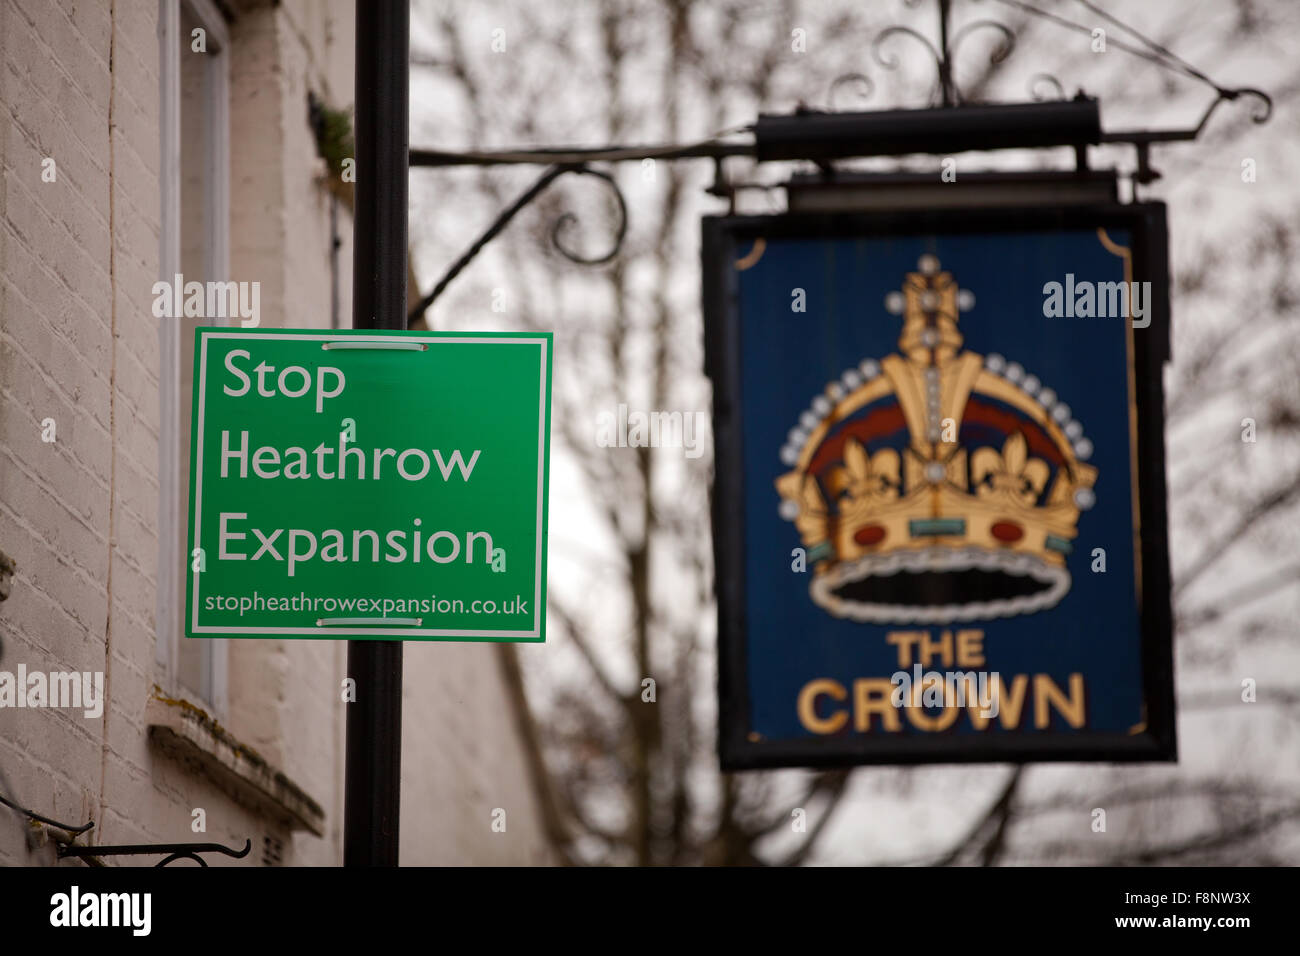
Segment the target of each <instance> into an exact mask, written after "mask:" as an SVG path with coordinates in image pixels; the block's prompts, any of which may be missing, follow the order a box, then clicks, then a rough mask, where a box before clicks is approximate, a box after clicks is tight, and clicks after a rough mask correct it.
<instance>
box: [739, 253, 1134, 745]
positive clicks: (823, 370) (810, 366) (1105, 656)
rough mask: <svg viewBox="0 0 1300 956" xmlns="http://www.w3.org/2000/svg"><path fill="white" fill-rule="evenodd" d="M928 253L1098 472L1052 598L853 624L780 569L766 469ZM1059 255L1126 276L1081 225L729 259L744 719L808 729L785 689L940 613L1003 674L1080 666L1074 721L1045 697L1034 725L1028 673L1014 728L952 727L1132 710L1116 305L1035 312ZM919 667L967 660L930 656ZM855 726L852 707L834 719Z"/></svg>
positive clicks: (1089, 719) (848, 674)
mask: <svg viewBox="0 0 1300 956" xmlns="http://www.w3.org/2000/svg"><path fill="white" fill-rule="evenodd" d="M1108 237H1109V239H1110V240H1111V242H1112V243H1115V244H1118V245H1121V246H1127V245H1129V236H1128V234H1127V233H1126V232H1125V231H1124V230H1120V229H1112V230H1111V231H1110V232H1109V233H1108ZM743 252H744V250H742V251H741V253H742V254H743ZM926 253H930V254H933V255H935V256H937V257H938V259H939V261H940V263H941V268H942V270H943V271H947V272H951V273H952V274H953V277H954V279H955V280H956V282H957V284H958V285H959V287H960V288H962V289H968V290H970V291H971V292H973V293H974V295H975V304H974V307H973V308H972V309H970V310H969V311H964V312H962V313H961V315H960V320H959V329H960V331H961V334H962V335H963V337H964V340H965V341H964V344H963V349H965V350H969V351H974V352H977V353H979V354H981V355H988V354H989V353H992V352H996V353H999V354H1001V355H1003V356H1005V358H1006V359H1007V361H1008V362H1018V363H1020V364H1021V365H1022V366H1024V368H1025V370H1026V372H1027V373H1032V374H1034V375H1036V376H1037V377H1038V378H1039V379H1040V380H1041V381H1042V383H1043V384H1044V386H1046V387H1049V388H1051V389H1053V390H1054V391H1055V392H1056V394H1057V396H1058V400H1060V401H1064V402H1066V403H1067V404H1069V406H1070V407H1071V409H1072V411H1073V416H1074V418H1075V419H1077V420H1078V421H1079V422H1080V423H1081V424H1082V425H1083V429H1084V434H1085V435H1086V436H1087V437H1088V438H1089V439H1090V440H1091V441H1092V443H1093V446H1094V452H1093V454H1092V456H1091V458H1089V459H1088V461H1089V463H1090V464H1092V465H1095V466H1096V467H1097V469H1098V472H1099V474H1098V478H1097V482H1096V486H1095V491H1096V498H1097V500H1096V504H1095V505H1094V507H1093V508H1092V509H1091V510H1088V511H1084V512H1082V513H1081V514H1080V517H1079V522H1078V537H1077V538H1075V540H1074V542H1073V545H1074V548H1073V551H1072V553H1071V554H1069V555H1068V556H1067V558H1066V561H1067V566H1068V568H1069V571H1070V575H1071V578H1072V583H1071V586H1070V590H1069V592H1068V593H1067V594H1066V595H1065V597H1064V599H1063V600H1062V601H1061V602H1060V603H1059V604H1058V605H1056V606H1055V607H1054V608H1050V609H1047V610H1044V611H1039V612H1037V613H1033V614H1029V615H1022V616H1019V617H1015V618H999V619H996V620H990V621H973V622H965V623H960V624H953V625H947V626H938V625H931V626H928V627H927V626H925V625H915V624H912V625H874V624H864V623H858V622H855V621H851V620H846V619H837V618H835V617H833V616H832V615H830V614H829V613H828V612H827V611H826V610H824V609H823V608H821V607H819V606H818V605H817V604H815V603H814V602H813V600H812V598H811V597H810V595H809V592H808V587H809V583H810V581H811V579H812V572H813V568H812V563H811V562H809V568H808V571H807V573H802V574H801V573H796V572H794V571H792V569H791V562H792V557H791V552H792V549H794V548H797V547H802V542H801V541H800V538H799V534H798V532H797V530H796V529H795V527H794V525H793V524H792V523H791V522H788V521H786V520H783V519H782V518H781V517H780V515H779V514H778V510H777V509H778V506H779V504H780V498H779V496H778V494H777V492H776V489H775V486H774V482H775V480H776V479H777V477H779V476H780V475H782V474H784V473H785V472H786V471H788V470H789V467H788V466H787V465H786V464H784V463H783V462H782V461H781V460H780V458H779V452H780V450H781V447H782V445H783V444H785V442H786V436H787V434H788V432H789V430H790V429H791V428H792V427H793V426H794V425H795V424H796V423H797V422H798V420H799V417H800V415H801V414H802V413H803V412H804V411H805V410H806V409H807V408H808V407H809V405H810V403H811V401H812V399H813V398H814V397H815V396H817V395H819V394H822V393H823V392H824V390H825V388H826V386H827V384H828V383H830V382H833V381H836V380H838V379H839V378H840V376H841V375H842V374H843V373H844V372H845V371H846V370H847V369H850V368H853V367H855V366H857V365H858V364H859V363H860V362H861V361H862V360H863V359H868V358H871V359H877V360H879V359H880V358H882V357H884V356H886V355H890V354H893V353H896V352H897V351H898V336H899V331H900V329H901V325H902V318H901V317H900V316H896V315H892V314H890V313H889V312H887V311H886V309H885V306H884V301H885V296H886V295H887V294H888V293H890V292H892V291H896V290H899V289H900V288H901V287H902V283H903V279H904V277H905V275H906V274H907V273H908V272H914V271H916V269H917V261H918V259H919V258H920V257H921V256H922V255H923V254H926ZM1067 273H1073V275H1074V277H1075V281H1076V282H1079V281H1084V280H1088V281H1093V282H1111V281H1123V280H1124V279H1125V278H1126V277H1125V274H1124V260H1123V259H1122V258H1121V257H1119V256H1117V255H1115V254H1114V253H1113V252H1111V251H1108V250H1107V249H1106V248H1105V247H1104V246H1103V245H1102V242H1101V240H1100V238H1099V236H1098V233H1097V231H1096V230H1080V231H1073V232H1059V231H1057V232H1043V233H1009V234H994V235H987V234H985V235H978V236H968V235H960V236H959V235H939V236H928V237H909V238H897V237H895V238H872V239H768V240H766V249H765V251H764V252H763V254H762V256H761V257H760V258H759V260H758V262H757V263H755V264H754V265H753V266H752V267H750V268H748V269H745V270H743V271H740V272H739V273H738V274H737V281H738V289H739V309H740V329H741V333H740V334H741V393H742V401H743V406H744V415H743V418H742V420H743V427H744V432H743V450H744V452H743V453H744V474H745V501H744V518H745V553H746V568H745V579H746V589H745V593H746V620H747V624H746V640H747V648H746V651H747V653H746V658H747V661H748V682H749V700H750V723H751V727H750V733H751V735H752V734H758V735H761V737H762V738H763V739H766V740H793V739H800V738H813V737H816V736H817V735H816V734H813V733H811V732H810V731H808V730H806V729H805V728H804V727H803V726H802V724H801V723H800V721H799V718H798V715H797V712H796V700H797V697H798V694H799V691H800V689H801V688H803V687H804V685H805V684H807V682H808V681H810V680H813V679H816V678H831V679H833V680H836V681H838V682H839V683H841V684H842V685H843V686H844V687H845V688H849V689H850V691H851V688H852V686H853V681H854V680H855V679H857V678H862V677H876V678H880V677H883V678H888V677H889V676H890V675H891V674H893V673H895V672H896V671H898V670H899V669H900V668H899V664H898V649H897V648H896V647H895V646H893V645H890V644H887V643H886V641H885V635H886V634H887V633H888V632H890V631H899V630H918V629H925V630H928V631H929V632H930V634H931V636H932V637H937V636H938V634H939V632H941V631H943V630H953V631H956V630H959V629H966V628H976V629H982V630H983V631H984V635H985V636H984V643H983V651H984V655H985V658H986V663H985V665H984V668H983V669H985V670H988V671H996V672H998V673H999V674H1001V675H1002V678H1003V681H1004V682H1007V681H1010V680H1011V679H1012V678H1013V677H1014V676H1015V675H1018V674H1027V675H1035V674H1046V675H1048V676H1050V677H1051V679H1052V680H1053V681H1054V682H1055V684H1056V685H1057V686H1058V687H1060V688H1062V689H1063V690H1064V689H1065V688H1067V686H1068V679H1069V675H1070V674H1071V673H1072V672H1079V673H1082V674H1083V676H1084V682H1085V686H1086V709H1085V714H1086V723H1085V727H1084V728H1083V729H1082V730H1074V729H1073V728H1071V727H1069V726H1068V725H1067V724H1066V722H1065V721H1064V720H1063V719H1061V718H1060V716H1059V715H1058V714H1056V713H1055V712H1053V715H1052V716H1053V719H1052V723H1051V727H1050V728H1048V729H1044V730H1036V729H1035V728H1034V726H1033V713H1032V706H1033V701H1032V699H1031V698H1032V688H1031V690H1030V692H1029V693H1028V694H1027V696H1026V700H1025V705H1024V706H1025V714H1026V716H1024V717H1022V719H1021V724H1020V727H1019V728H1018V729H1016V730H1008V729H1004V728H1003V727H1002V726H1001V724H1000V721H999V720H998V719H997V718H995V719H994V720H993V721H992V722H991V724H990V726H989V729H987V730H985V731H975V730H974V729H973V728H972V727H971V726H970V724H969V722H968V721H967V720H965V719H964V718H961V719H958V720H957V721H956V722H955V724H954V725H953V727H952V728H951V729H950V730H949V731H948V732H949V733H956V734H963V733H967V734H968V733H984V734H1007V733H1015V734H1034V733H1039V734H1045V733H1049V732H1050V733H1058V734H1059V733H1063V732H1064V733H1086V732H1088V731H1093V732H1097V731H1108V732H1112V733H1113V732H1120V733H1123V732H1125V731H1128V730H1130V728H1132V727H1134V725H1136V724H1138V723H1139V722H1140V721H1142V719H1143V715H1142V671H1141V632H1140V625H1139V618H1138V606H1137V596H1136V592H1135V583H1134V582H1135V568H1134V553H1133V547H1134V517H1133V493H1134V492H1133V482H1134V475H1133V462H1132V454H1131V450H1130V441H1131V439H1130V431H1129V422H1130V413H1131V400H1130V395H1129V390H1128V361H1129V359H1128V352H1127V344H1126V336H1127V330H1126V321H1125V320H1123V319H1120V318H1047V317H1044V315H1043V303H1044V293H1043V286H1044V284H1045V283H1047V282H1051V281H1056V282H1061V283H1064V282H1065V281H1066V274H1067ZM796 288H800V289H803V290H804V293H805V296H806V309H807V311H806V312H805V313H798V312H793V311H792V309H791V303H792V301H793V300H792V292H793V290H794V289H796ZM1133 334H1134V335H1142V334H1143V330H1141V329H1137V330H1134V332H1133ZM1098 547H1100V548H1104V549H1105V552H1106V573H1104V574H1101V573H1093V572H1092V571H1091V570H1090V565H1091V563H1092V551H1093V549H1094V548H1098ZM926 669H927V670H929V669H933V670H938V671H943V670H948V669H951V670H958V669H960V670H971V669H974V668H969V667H952V668H946V667H944V666H942V665H941V664H940V663H938V662H932V663H931V664H929V665H927V667H926ZM1031 681H1032V677H1031ZM835 706H836V707H837V708H839V709H851V706H852V696H851V692H850V698H849V700H848V701H846V702H844V703H842V704H835ZM873 726H874V725H873ZM902 726H903V733H905V734H923V735H924V732H923V731H919V730H917V729H916V728H914V727H913V726H912V725H911V724H910V723H908V722H907V721H904V722H903V724H902ZM853 732H854V731H853V728H852V723H851V722H850V724H849V726H848V727H847V728H846V729H845V730H844V731H842V733H853ZM873 732H874V733H879V731H878V730H873Z"/></svg>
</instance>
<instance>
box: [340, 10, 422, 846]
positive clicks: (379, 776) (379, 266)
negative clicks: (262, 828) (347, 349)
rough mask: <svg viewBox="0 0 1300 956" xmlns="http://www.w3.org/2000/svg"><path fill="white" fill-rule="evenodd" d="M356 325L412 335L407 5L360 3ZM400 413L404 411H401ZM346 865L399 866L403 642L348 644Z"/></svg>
mask: <svg viewBox="0 0 1300 956" xmlns="http://www.w3.org/2000/svg"><path fill="white" fill-rule="evenodd" d="M356 11H357V14H356V24H357V50H356V56H357V61H356V71H357V72H356V91H355V100H354V102H355V103H356V123H355V135H356V153H357V155H356V161H357V162H356V203H355V208H356V212H355V215H354V217H353V241H352V248H353V255H352V327H353V328H356V329H405V328H406V175H407V149H408V146H409V143H408V135H407V97H408V85H407V84H408V79H409V69H408V65H407V63H408V60H407V56H408V46H409V38H410V26H411V24H410V8H409V6H408V0H357V4H356ZM394 411H396V410H394ZM348 676H350V677H351V678H352V679H353V680H355V681H356V693H357V697H356V700H355V701H354V702H352V703H349V704H347V708H348V711H347V713H348V716H347V738H348V743H347V769H346V770H345V771H344V773H345V777H346V780H345V783H344V808H343V862H344V865H346V866H396V865H397V847H398V820H399V812H400V807H401V791H402V644H401V642H400V641H349V642H348Z"/></svg>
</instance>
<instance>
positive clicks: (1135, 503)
mask: <svg viewBox="0 0 1300 956" xmlns="http://www.w3.org/2000/svg"><path fill="white" fill-rule="evenodd" d="M1097 240H1098V241H1099V242H1100V243H1101V245H1102V248H1103V249H1105V250H1106V251H1107V252H1109V253H1110V254H1111V255H1113V256H1119V257H1120V258H1122V259H1123V260H1124V283H1125V285H1126V286H1127V287H1128V289H1129V293H1130V294H1129V295H1128V296H1127V297H1126V301H1127V302H1128V315H1126V316H1124V333H1125V334H1124V348H1125V351H1126V352H1127V360H1128V419H1129V421H1128V444H1129V472H1130V482H1131V489H1130V490H1131V495H1130V497H1131V498H1132V508H1133V568H1134V582H1133V583H1134V586H1135V587H1136V589H1137V599H1138V613H1139V614H1141V610H1142V608H1141V605H1142V512H1141V509H1140V499H1139V496H1138V449H1137V435H1138V426H1137V372H1136V370H1135V367H1134V362H1135V358H1134V355H1133V296H1132V290H1133V250H1132V249H1131V248H1129V247H1128V246H1121V245H1119V244H1118V243H1117V242H1115V240H1113V239H1111V237H1110V236H1109V235H1107V233H1106V230H1105V229H1104V228H1102V227H1101V226H1098V227H1097ZM1150 307H1151V303H1150V302H1148V303H1147V308H1150ZM1143 724H1145V721H1144V722H1143Z"/></svg>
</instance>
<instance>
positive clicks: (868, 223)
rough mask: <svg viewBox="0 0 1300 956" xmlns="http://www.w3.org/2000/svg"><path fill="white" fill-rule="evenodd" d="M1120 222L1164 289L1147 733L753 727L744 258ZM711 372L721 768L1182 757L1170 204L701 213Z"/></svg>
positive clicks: (1158, 291) (1151, 441)
mask: <svg viewBox="0 0 1300 956" xmlns="http://www.w3.org/2000/svg"><path fill="white" fill-rule="evenodd" d="M1098 227H1100V228H1121V229H1126V230H1128V231H1129V233H1130V235H1131V237H1132V245H1131V249H1132V256H1133V279H1134V281H1149V282H1151V285H1152V290H1153V303H1152V314H1151V324H1150V326H1149V327H1147V328H1143V329H1140V330H1134V332H1135V334H1134V335H1133V346H1134V350H1133V362H1134V392H1135V395H1134V400H1135V402H1136V406H1137V423H1136V424H1137V434H1136V436H1135V437H1136V442H1135V444H1136V455H1137V460H1136V462H1135V464H1136V467H1137V471H1138V482H1137V485H1138V520H1139V522H1140V529H1141V531H1140V534H1141V548H1140V552H1139V555H1138V558H1139V561H1140V565H1141V575H1142V582H1143V586H1142V596H1141V601H1140V605H1139V618H1140V625H1141V634H1142V655H1141V656H1142V671H1143V697H1144V701H1145V710H1146V726H1145V729H1144V730H1142V731H1141V732H1138V733H1130V734H1120V733H1104V734H1103V733H1089V734H1087V735H1086V736H1085V737H1082V739H1074V738H1072V737H1071V736H1070V735H1064V734H1059V733H1057V734H1049V733H1044V734H1037V735H1033V736H1024V735H988V736H980V737H978V738H974V739H972V738H971V737H969V736H957V735H935V736H931V737H920V736H917V735H903V736H891V737H883V736H877V735H870V734H853V735H840V736H833V737H823V738H818V739H812V740H792V741H768V740H755V739H751V736H750V734H749V728H750V724H749V713H750V703H749V691H748V673H747V662H746V641H745V635H746V630H745V629H746V621H745V586H746V582H745V579H744V556H745V553H746V552H745V536H744V533H745V529H744V515H743V511H744V506H743V502H744V491H745V476H744V472H743V460H744V459H743V449H742V445H741V442H742V430H741V424H742V421H741V418H742V415H743V396H742V395H741V391H740V367H739V349H738V347H737V346H738V343H739V341H740V338H739V336H740V327H741V321H742V320H741V316H740V312H739V302H738V280H737V278H736V277H737V272H736V269H735V263H736V261H737V260H738V259H740V258H741V257H742V256H744V255H745V254H746V253H748V252H749V251H750V249H751V248H752V246H753V245H754V242H755V240H758V239H767V238H839V237H855V236H862V237H881V236H897V237H903V236H919V235H932V234H936V233H938V234H958V233H1001V232H1022V231H1051V230H1073V229H1092V228H1098ZM702 257H703V311H704V353H705V355H704V361H705V373H706V374H707V375H708V377H709V378H710V380H711V381H712V384H713V434H714V443H715V445H714V447H715V477H714V486H713V490H712V502H711V509H712V524H713V542H714V566H715V575H716V580H715V591H716V597H717V603H718V691H719V708H718V752H719V757H720V761H721V766H722V769H723V770H724V771H733V770H747V769H763V768H777V767H809V768H832V767H843V766H851V765H859V764H918V763H972V762H1000V763H1023V762H1030V761H1108V762H1110V761H1113V762H1137V761H1175V760H1177V741H1176V733H1175V703H1174V684H1173V615H1172V605H1171V591H1170V570H1169V548H1168V530H1167V520H1166V514H1165V503H1166V495H1167V492H1166V480H1165V444H1164V385H1163V378H1162V370H1163V365H1164V363H1165V362H1166V361H1168V359H1169V357H1170V319H1171V316H1170V304H1169V260H1168V230H1167V226H1166V207H1165V204H1164V203H1158V202H1143V203H1130V204H1107V205H1089V206H1062V207H1058V208H1044V207H1035V208H1001V209H997V208H982V209H949V210H906V211H872V212H844V213H792V214H783V215H768V216H706V217H704V218H703V219H702Z"/></svg>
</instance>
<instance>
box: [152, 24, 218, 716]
mask: <svg viewBox="0 0 1300 956" xmlns="http://www.w3.org/2000/svg"><path fill="white" fill-rule="evenodd" d="M182 4H184V6H185V8H186V9H187V11H188V12H189V14H190V15H191V16H192V17H193V18H194V19H195V20H196V21H197V22H198V24H199V25H200V26H201V27H203V29H204V30H205V31H206V37H205V42H206V49H207V54H206V55H207V57H208V62H207V68H206V71H205V73H206V75H205V77H204V92H203V95H204V97H205V103H204V106H205V108H206V112H207V113H208V114H209V115H210V116H211V117H212V118H213V129H212V132H213V141H212V148H211V149H209V150H207V153H206V157H205V162H206V168H205V169H204V184H205V189H204V197H203V204H204V222H205V223H206V226H207V229H208V230H209V232H208V236H207V239H206V242H205V244H204V245H205V249H206V255H205V260H204V269H205V272H206V275H205V277H204V278H205V279H217V278H224V277H226V276H228V274H229V272H230V236H229V228H230V226H229V224H230V122H229V115H230V53H229V49H230V35H229V32H228V31H227V29H226V22H225V19H224V17H223V16H222V15H221V11H220V10H219V9H218V8H217V6H216V4H214V3H213V2H212V0H158V42H159V50H160V59H159V69H158V82H159V113H160V116H159V124H158V126H159V135H158V139H159V145H160V150H161V156H160V166H159V187H160V189H161V193H162V196H161V199H162V202H161V207H160V212H161V215H160V223H159V250H158V252H159V254H158V262H159V279H160V280H161V281H163V282H167V283H169V284H170V283H171V282H172V280H173V278H174V277H175V275H176V274H177V273H178V272H180V271H181V68H180V57H181V44H182V37H181V8H182ZM210 321H213V322H214V323H215V324H218V325H227V324H229V320H228V319H214V320H210ZM158 337H159V346H160V348H159V365H160V368H159V370H158V388H159V408H160V421H159V429H158V603H157V608H156V632H157V641H156V644H155V661H156V663H157V670H158V672H159V676H160V678H161V683H162V684H163V686H165V687H166V688H168V690H173V689H175V687H176V683H177V669H178V668H177V664H178V661H179V659H180V642H181V641H183V640H186V639H187V638H185V636H184V615H185V599H184V585H185V569H186V565H187V563H188V562H189V556H188V555H184V554H182V553H181V551H182V547H181V544H180V541H181V536H180V534H179V530H180V529H182V528H184V527H185V524H186V522H187V521H188V518H189V515H188V512H189V508H188V495H189V489H188V488H182V487H181V477H180V476H181V460H180V456H181V447H182V445H183V442H182V438H183V437H184V434H185V431H184V430H185V428H186V427H188V423H187V422H182V421H180V414H179V410H180V407H181V394H180V382H181V367H180V366H181V340H180V325H179V323H178V322H177V321H176V320H174V319H169V318H163V319H161V320H159V327H158ZM202 655H203V656H202V658H201V660H200V664H199V672H200V683H201V684H202V686H201V687H198V688H194V690H195V691H197V692H199V693H200V694H201V695H202V697H203V700H204V703H206V704H208V705H209V706H210V707H212V708H213V709H214V710H215V711H216V712H217V713H218V714H220V715H223V716H224V715H225V713H226V705H227V666H228V654H227V647H226V642H225V641H224V640H204V641H203V642H202Z"/></svg>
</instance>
